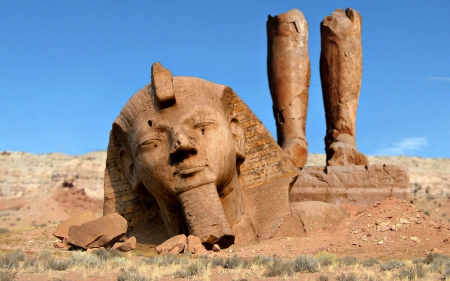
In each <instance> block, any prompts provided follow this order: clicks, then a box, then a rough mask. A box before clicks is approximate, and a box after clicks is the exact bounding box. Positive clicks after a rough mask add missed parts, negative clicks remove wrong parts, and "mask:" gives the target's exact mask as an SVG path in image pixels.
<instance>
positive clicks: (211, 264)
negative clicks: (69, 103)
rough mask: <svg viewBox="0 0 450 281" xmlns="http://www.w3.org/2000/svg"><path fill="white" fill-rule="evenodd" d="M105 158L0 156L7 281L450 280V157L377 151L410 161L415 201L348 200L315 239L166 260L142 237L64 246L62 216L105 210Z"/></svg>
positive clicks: (314, 158)
mask: <svg viewBox="0 0 450 281" xmlns="http://www.w3.org/2000/svg"><path fill="white" fill-rule="evenodd" d="M105 159H106V153H105V152H104V151H98V152H92V153H88V154H86V155H80V156H68V155H64V154H60V153H51V154H45V155H34V154H29V153H24V152H6V151H5V152H2V153H1V154H0V281H2V280H80V279H88V280H173V279H177V278H189V279H191V280H193V279H195V280H253V279H258V280H266V279H267V280H279V279H283V280H299V279H300V280H394V279H396V280H414V279H422V280H443V279H445V278H447V279H448V278H450V258H448V257H447V256H446V255H450V242H449V241H450V204H449V200H450V159H429V158H419V157H405V156H398V157H371V156H369V161H370V163H371V164H396V165H406V166H407V167H408V169H409V173H410V188H411V200H410V202H406V201H402V200H398V199H394V198H392V199H386V200H384V201H382V202H376V203H374V204H373V205H372V206H367V207H356V206H343V207H344V209H346V210H347V211H348V212H349V214H350V217H349V218H348V219H346V220H345V221H344V222H343V223H341V224H340V225H337V226H335V227H334V228H332V229H329V230H326V231H320V232H317V233H313V234H310V235H308V236H306V237H300V238H296V237H283V238H277V239H273V240H266V241H260V242H252V243H247V244H240V245H233V246H231V247H230V248H228V249H222V250H221V251H220V252H208V254H207V255H204V256H201V257H196V256H189V255H180V256H178V257H167V256H157V254H156V252H155V250H154V249H153V248H152V247H151V246H148V245H143V244H139V241H138V245H137V249H136V250H134V251H131V252H127V253H115V252H113V251H104V252H102V253H97V254H87V253H81V252H78V251H75V252H70V251H67V250H59V249H55V248H54V247H53V244H54V243H55V242H57V241H58V239H56V238H55V237H54V236H52V233H53V231H54V230H55V228H56V226H57V225H58V223H59V222H61V221H62V220H65V219H67V218H69V217H70V216H72V215H75V214H78V213H81V212H85V211H88V210H90V211H94V212H95V213H96V214H97V216H101V215H102V202H103V201H102V197H103V178H104V175H103V173H104V165H105ZM324 163H325V156H324V155H322V154H312V155H309V158H308V163H307V165H308V166H323V165H324ZM447 258H448V259H447ZM299 264H300V265H301V266H299ZM295 268H296V269H295ZM299 268H300V270H299ZM271 270H272V271H271ZM277 270H278V271H277ZM447 271H448V272H447ZM274 272H275V273H274ZM8 274H9V275H8Z"/></svg>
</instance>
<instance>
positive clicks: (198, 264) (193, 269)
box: [173, 260, 210, 278]
mask: <svg viewBox="0 0 450 281" xmlns="http://www.w3.org/2000/svg"><path fill="white" fill-rule="evenodd" d="M208 266H210V265H209V263H208V262H204V261H202V260H197V261H194V262H193V263H191V264H190V265H188V266H187V267H186V268H184V269H180V270H177V271H176V272H175V273H174V275H173V277H175V278H186V277H191V276H195V275H198V274H200V273H202V272H203V271H205V270H206V269H207V268H208Z"/></svg>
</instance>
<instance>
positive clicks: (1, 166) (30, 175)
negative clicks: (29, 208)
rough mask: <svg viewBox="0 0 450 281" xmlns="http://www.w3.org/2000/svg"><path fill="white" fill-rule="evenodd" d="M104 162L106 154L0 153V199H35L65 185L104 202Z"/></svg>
mask: <svg viewBox="0 0 450 281" xmlns="http://www.w3.org/2000/svg"><path fill="white" fill-rule="evenodd" d="M105 161H106V152H105V151H96V152H90V153H88V154H85V155H79V156H69V155H65V154H62V153H49V154H31V153H25V152H6V151H4V152H2V153H1V154H0V198H1V199H11V198H18V197H35V196H39V195H42V194H45V192H46V191H48V189H51V188H53V187H56V186H62V185H66V186H75V187H80V188H84V189H85V191H86V194H87V195H88V196H90V197H92V198H95V199H103V179H104V171H105Z"/></svg>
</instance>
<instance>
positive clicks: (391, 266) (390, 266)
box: [380, 260, 405, 270]
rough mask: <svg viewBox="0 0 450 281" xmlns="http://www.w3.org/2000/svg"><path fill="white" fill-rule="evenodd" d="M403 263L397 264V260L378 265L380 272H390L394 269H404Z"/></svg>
mask: <svg viewBox="0 0 450 281" xmlns="http://www.w3.org/2000/svg"><path fill="white" fill-rule="evenodd" d="M404 266H405V263H403V262H399V261H398V260H389V261H387V262H385V263H383V264H381V265H380V269H381V270H392V269H394V268H400V267H404Z"/></svg>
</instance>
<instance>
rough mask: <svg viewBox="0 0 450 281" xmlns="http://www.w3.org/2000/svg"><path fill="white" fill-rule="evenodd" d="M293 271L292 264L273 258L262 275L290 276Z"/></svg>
mask: <svg viewBox="0 0 450 281" xmlns="http://www.w3.org/2000/svg"><path fill="white" fill-rule="evenodd" d="M293 273H294V269H293V268H292V264H291V263H290V262H289V261H284V260H282V259H280V258H274V259H273V262H272V263H270V264H269V265H267V266H266V269H265V270H264V273H263V275H264V276H265V277H275V276H291V275H292V274H293Z"/></svg>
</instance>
